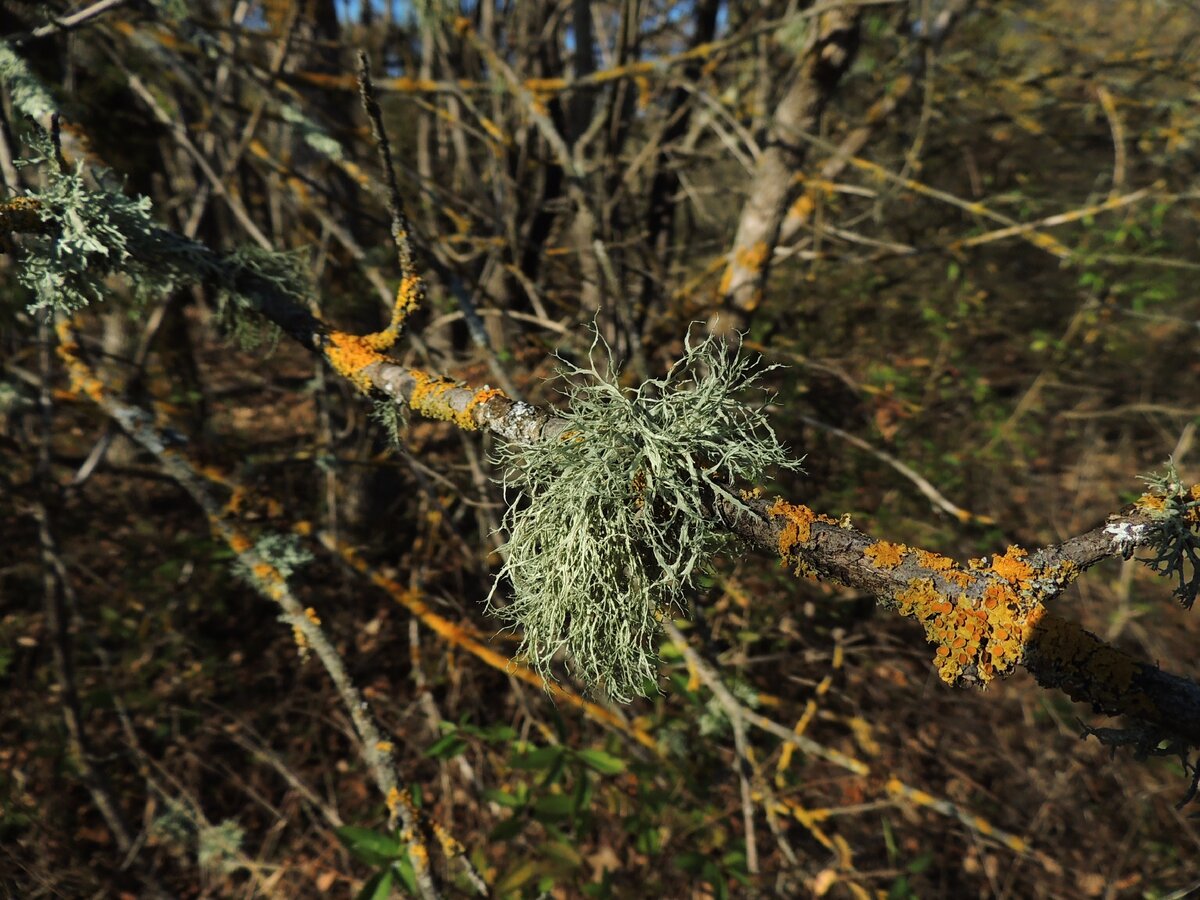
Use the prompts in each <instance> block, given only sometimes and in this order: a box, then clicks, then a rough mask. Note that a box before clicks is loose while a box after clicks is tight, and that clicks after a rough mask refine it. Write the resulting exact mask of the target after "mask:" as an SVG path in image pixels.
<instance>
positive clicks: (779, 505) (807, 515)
mask: <svg viewBox="0 0 1200 900" xmlns="http://www.w3.org/2000/svg"><path fill="white" fill-rule="evenodd" d="M767 514H768V515H769V516H771V518H773V519H774V518H778V517H780V516H782V517H783V519H784V525H783V528H782V529H781V530H780V532H779V556H780V557H781V558H782V559H783V561H784V563H785V564H787V565H789V566H794V567H795V571H796V574H797V575H807V576H813V575H815V574H816V573H815V571H814V570H813V568H812V566H810V565H808V564H807V563H805V562H804V561H803V560H801V559H800V558H799V557H798V556H797V555H796V551H797V550H798V549H800V545H801V544H805V543H807V542H808V541H809V540H810V539H811V538H812V526H813V522H822V523H824V524H826V525H833V526H837V524H838V520H837V519H833V518H830V517H829V516H826V515H818V514H817V513H815V512H813V511H812V510H811V509H809V508H808V507H807V506H803V505H801V504H796V503H788V502H787V501H786V500H782V499H780V500H776V501H775V502H774V503H773V504H771V507H770V508H769V509H768V510H767Z"/></svg>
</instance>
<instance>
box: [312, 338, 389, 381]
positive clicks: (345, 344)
mask: <svg viewBox="0 0 1200 900" xmlns="http://www.w3.org/2000/svg"><path fill="white" fill-rule="evenodd" d="M373 337H374V335H367V337H365V338H363V337H359V336H358V335H354V334H347V333H346V332H344V331H334V332H331V333H330V334H329V346H328V347H326V348H325V358H326V359H328V360H329V364H330V365H331V366H333V369H334V371H335V372H337V373H338V374H339V375H341V376H342V377H343V378H346V379H348V380H349V381H350V382H352V383H353V384H354V386H355V387H357V388H358V389H359V390H360V391H361V392H362V393H364V394H365V393H367V392H368V391H369V390H370V389H371V379H370V378H368V377H367V376H366V375H364V374H363V369H365V368H366V367H367V366H369V365H371V364H373V363H378V362H385V361H386V359H387V357H385V356H384V355H383V354H382V353H380V352H379V351H378V350H377V349H375V348H374V347H373V346H371V342H370V339H371V338H373Z"/></svg>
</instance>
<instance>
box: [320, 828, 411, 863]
mask: <svg viewBox="0 0 1200 900" xmlns="http://www.w3.org/2000/svg"><path fill="white" fill-rule="evenodd" d="M334 833H335V834H336V835H337V836H338V840H339V841H341V842H342V844H343V845H345V847H346V849H347V850H349V851H350V852H351V853H352V854H353V855H354V856H356V857H357V858H358V859H360V860H362V861H363V862H365V863H366V864H367V865H369V866H386V865H388V864H389V863H391V862H392V861H393V860H395V859H399V858H400V856H401V854H402V853H403V848H402V847H401V846H400V842H399V841H398V840H397V839H396V838H394V837H390V836H388V835H386V834H380V833H379V832H377V831H372V830H371V829H369V828H359V827H357V826H355V825H343V826H342V827H341V828H338V829H335V831H334Z"/></svg>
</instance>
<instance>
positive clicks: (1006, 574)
mask: <svg viewBox="0 0 1200 900" xmlns="http://www.w3.org/2000/svg"><path fill="white" fill-rule="evenodd" d="M1028 555H1029V553H1028V551H1026V550H1023V549H1021V548H1020V547H1015V546H1014V547H1009V548H1008V550H1007V551H1006V552H1005V554H1004V555H1003V556H997V557H996V558H995V559H993V560H992V571H993V572H995V573H996V574H997V575H999V576H1000V577H1001V578H1003V579H1005V580H1006V581H1008V582H1009V584H1024V583H1026V582H1028V581H1029V579H1030V578H1032V577H1033V566H1031V565H1029V563H1027V562H1025V557H1026V556H1028Z"/></svg>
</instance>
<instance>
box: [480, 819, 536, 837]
mask: <svg viewBox="0 0 1200 900" xmlns="http://www.w3.org/2000/svg"><path fill="white" fill-rule="evenodd" d="M527 821H528V820H527V819H526V818H525V817H524V816H513V817H512V818H511V819H505V820H504V821H503V822H501V823H500V824H499V825H497V826H496V827H495V828H493V829H492V832H491V834H489V835H488V840H489V841H509V840H512V839H513V838H515V837H516V836H517V835H518V834H520V833H521V832H522V831H524V830H525V823H526V822H527Z"/></svg>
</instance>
